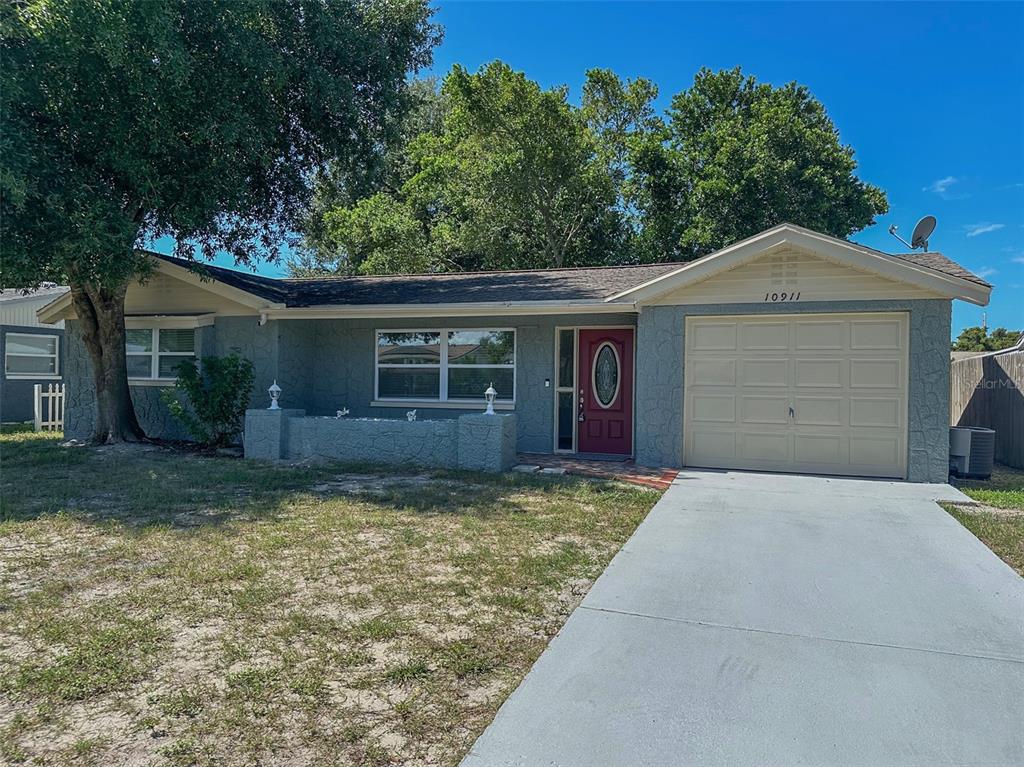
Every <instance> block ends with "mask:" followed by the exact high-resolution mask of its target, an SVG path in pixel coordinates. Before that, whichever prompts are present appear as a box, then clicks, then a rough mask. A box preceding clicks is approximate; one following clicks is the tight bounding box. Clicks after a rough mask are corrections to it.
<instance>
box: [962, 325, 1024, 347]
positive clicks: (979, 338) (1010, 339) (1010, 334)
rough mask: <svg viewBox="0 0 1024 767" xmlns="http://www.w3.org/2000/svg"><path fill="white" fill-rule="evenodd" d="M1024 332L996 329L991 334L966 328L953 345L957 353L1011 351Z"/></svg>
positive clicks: (982, 330)
mask: <svg viewBox="0 0 1024 767" xmlns="http://www.w3.org/2000/svg"><path fill="white" fill-rule="evenodd" d="M1022 333H1024V330H1007V329H1006V328H996V329H995V330H993V331H992V332H991V333H990V332H988V330H987V329H986V328H982V327H972V328H964V329H963V330H961V331H960V335H959V336H957V339H956V340H955V341H954V342H953V343H952V345H951V346H952V350H953V351H955V352H995V351H999V350H1000V349H1009V348H1010V347H1011V346H1013V345H1014V344H1016V343H1017V341H1018V340H1020V337H1021V334H1022Z"/></svg>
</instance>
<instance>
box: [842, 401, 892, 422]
mask: <svg viewBox="0 0 1024 767" xmlns="http://www.w3.org/2000/svg"><path fill="white" fill-rule="evenodd" d="M902 420H903V419H902V418H900V400H899V398H898V397H870V398H869V397H851V398H850V426H881V427H890V426H901V425H902Z"/></svg>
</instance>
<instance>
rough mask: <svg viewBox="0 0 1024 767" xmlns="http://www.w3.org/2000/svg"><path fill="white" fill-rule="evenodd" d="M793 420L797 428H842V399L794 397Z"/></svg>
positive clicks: (843, 401)
mask: <svg viewBox="0 0 1024 767" xmlns="http://www.w3.org/2000/svg"><path fill="white" fill-rule="evenodd" d="M793 399H794V401H795V402H796V407H794V408H793V411H794V412H793V420H794V421H795V422H796V425H797V426H842V425H843V422H844V418H843V411H844V410H845V408H844V403H845V400H844V399H843V398H842V397H800V396H797V397H794V398H793Z"/></svg>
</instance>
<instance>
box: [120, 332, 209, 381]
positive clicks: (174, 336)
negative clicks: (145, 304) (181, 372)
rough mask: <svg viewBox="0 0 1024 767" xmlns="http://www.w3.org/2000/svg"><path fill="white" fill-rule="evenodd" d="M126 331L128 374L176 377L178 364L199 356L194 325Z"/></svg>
mask: <svg viewBox="0 0 1024 767" xmlns="http://www.w3.org/2000/svg"><path fill="white" fill-rule="evenodd" d="M125 333H126V336H125V359H126V360H127V362H128V377H129V378H142V379H151V380H157V379H164V380H173V379H175V378H177V377H178V371H177V368H178V365H180V364H181V363H182V362H184V361H185V360H194V359H195V358H196V352H195V330H193V329H192V328H129V329H128V330H127V331H125Z"/></svg>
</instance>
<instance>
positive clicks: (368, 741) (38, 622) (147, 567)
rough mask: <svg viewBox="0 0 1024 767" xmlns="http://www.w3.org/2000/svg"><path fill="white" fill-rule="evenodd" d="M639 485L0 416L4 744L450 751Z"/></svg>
mask: <svg viewBox="0 0 1024 767" xmlns="http://www.w3.org/2000/svg"><path fill="white" fill-rule="evenodd" d="M658 497H659V494H658V493H657V492H654V491H650V490H644V489H640V488H631V487H624V486H621V485H617V484H612V483H606V482H594V481H581V480H572V479H565V478H544V479H542V478H539V477H529V476H523V475H508V476H484V475H478V474H466V473H454V472H451V473H445V472H416V471H407V472H399V473H397V474H396V473H394V472H391V471H388V472H380V471H375V470H373V469H372V468H367V467H363V468H362V469H359V468H353V467H339V466H318V467H317V466H301V467H273V466H268V465H261V464H250V463H248V462H245V461H241V460H238V459H232V458H209V457H198V456H195V455H190V454H180V453H174V452H171V451H170V450H167V449H157V448H141V449H140V448H137V447H136V448H124V447H122V448H83V447H61V446H60V445H59V440H58V439H57V438H56V437H41V436H38V435H33V434H26V433H7V434H4V435H0V763H2V764H47V765H64V764H67V765H71V764H74V765H88V764H95V765H113V764H117V765H129V766H132V765H138V766H139V767H141V766H142V765H228V766H230V765H239V766H241V765H255V764H264V765H270V764H287V765H320V764H322V765H347V764H353V765H366V764H372V765H384V764H406V765H454V764H457V763H458V761H459V759H460V758H461V756H462V755H463V754H464V753H465V751H466V750H467V749H468V747H469V746H470V745H471V743H472V742H473V740H474V739H475V738H476V736H477V735H478V734H479V733H480V732H481V731H482V729H483V728H484V727H485V726H486V724H487V723H488V722H489V721H490V720H491V718H492V717H493V716H494V713H495V711H496V710H497V708H498V706H499V705H500V704H501V702H502V701H503V700H504V699H505V697H506V696H507V695H508V694H509V692H511V690H512V689H514V687H515V686H516V685H517V684H518V682H519V681H520V679H521V678H522V677H523V675H524V674H525V673H526V671H527V670H528V669H529V667H530V665H531V664H532V663H533V661H534V660H535V659H536V658H537V656H538V655H539V654H540V652H541V651H542V649H543V648H544V646H545V644H546V643H547V642H548V640H549V639H550V638H551V637H552V636H553V635H554V634H555V632H557V630H558V629H559V627H560V626H561V625H562V623H563V622H564V621H565V618H566V617H567V615H568V614H569V612H571V610H572V609H573V608H574V607H575V606H576V605H577V604H578V603H579V601H580V599H581V598H582V595H583V594H584V593H585V591H586V590H587V588H589V586H590V584H591V582H592V581H593V580H594V578H595V577H596V576H597V575H598V574H599V573H600V572H601V570H602V569H603V568H604V566H605V564H606V563H607V562H608V560H609V559H610V558H611V557H612V555H613V554H614V553H615V552H616V551H617V550H618V549H619V547H620V546H621V545H622V543H623V542H624V541H625V540H626V538H627V537H628V536H629V535H630V534H631V533H632V531H633V530H634V528H635V527H636V525H637V524H638V522H639V521H640V520H641V519H642V518H643V516H644V515H645V514H646V512H647V511H648V510H649V509H650V507H651V506H652V505H653V504H654V502H655V501H656V500H657V498H658Z"/></svg>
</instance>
